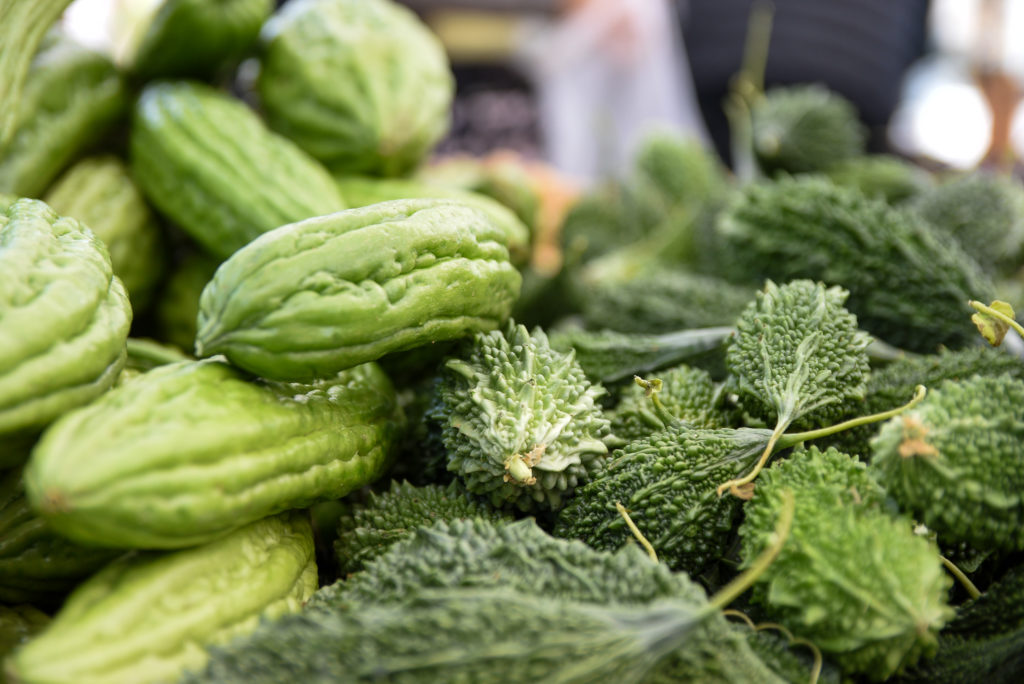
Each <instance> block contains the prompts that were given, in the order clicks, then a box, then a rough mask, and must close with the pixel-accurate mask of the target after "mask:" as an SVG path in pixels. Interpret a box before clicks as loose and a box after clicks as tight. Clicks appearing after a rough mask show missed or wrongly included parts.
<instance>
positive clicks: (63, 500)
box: [39, 489, 71, 516]
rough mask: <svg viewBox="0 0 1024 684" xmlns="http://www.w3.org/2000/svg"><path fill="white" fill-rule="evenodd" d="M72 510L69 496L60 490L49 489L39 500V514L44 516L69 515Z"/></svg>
mask: <svg viewBox="0 0 1024 684" xmlns="http://www.w3.org/2000/svg"><path fill="white" fill-rule="evenodd" d="M70 510H71V504H70V503H69V502H68V498H67V496H65V495H64V492H62V491H61V490H59V489H48V490H46V492H44V493H43V496H42V498H41V499H40V500H39V512H40V513H42V514H43V515H46V516H49V515H55V514H59V513H67V512H68V511H70Z"/></svg>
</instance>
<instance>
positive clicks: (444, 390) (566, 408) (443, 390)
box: [432, 322, 609, 511]
mask: <svg viewBox="0 0 1024 684" xmlns="http://www.w3.org/2000/svg"><path fill="white" fill-rule="evenodd" d="M602 394H604V389H603V388H602V387H601V386H600V385H592V384H591V383H590V381H589V380H587V377H586V375H584V373H583V369H582V368H580V366H579V364H577V363H576V361H575V359H574V358H573V354H572V353H571V352H570V353H568V354H562V353H560V352H557V351H555V350H554V349H552V348H551V346H550V345H549V344H548V339H547V335H545V334H544V331H543V330H541V329H539V328H536V329H534V331H533V332H532V333H531V332H528V331H527V329H526V327H525V326H522V325H516V324H515V323H513V322H510V323H509V324H508V326H507V327H506V329H505V330H504V331H497V330H496V331H492V332H490V333H478V334H477V335H476V336H475V337H474V338H473V342H472V345H471V347H470V348H469V350H468V352H467V353H466V354H465V355H464V356H462V357H458V358H451V359H449V360H448V361H446V362H445V365H444V369H443V372H442V380H441V383H440V385H439V387H438V399H439V401H438V404H437V406H436V408H435V409H434V410H433V411H432V417H433V419H434V420H436V421H437V422H438V423H439V424H440V425H441V430H442V437H443V439H444V444H445V448H446V449H447V450H448V470H449V471H451V472H453V473H455V475H456V476H457V477H458V478H459V479H460V480H461V481H462V482H463V484H465V485H466V489H468V490H469V491H470V492H473V493H474V494H479V495H481V496H486V497H488V498H489V499H490V501H491V503H492V504H493V505H494V506H497V507H499V508H510V507H516V508H518V509H520V510H524V511H529V510H532V511H545V510H547V511H556V510H558V509H559V508H560V507H561V506H562V500H563V497H565V496H566V495H567V494H570V493H571V492H572V491H573V489H575V488H576V487H577V486H579V485H581V484H583V483H585V482H586V481H587V480H589V479H590V477H591V476H592V475H593V473H594V471H595V470H596V469H597V468H598V467H599V465H600V463H601V461H602V460H603V458H604V456H605V455H606V454H607V453H608V447H607V446H606V445H605V443H604V441H603V439H604V438H605V437H606V436H607V435H608V428H609V423H608V419H607V418H605V417H604V416H603V415H602V413H601V407H600V405H599V404H598V403H597V400H598V399H599V398H600V397H601V395H602Z"/></svg>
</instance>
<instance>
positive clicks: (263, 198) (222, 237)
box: [130, 81, 344, 259]
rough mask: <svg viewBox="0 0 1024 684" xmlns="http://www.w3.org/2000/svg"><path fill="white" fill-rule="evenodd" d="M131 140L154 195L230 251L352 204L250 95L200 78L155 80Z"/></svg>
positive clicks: (206, 242)
mask: <svg viewBox="0 0 1024 684" xmlns="http://www.w3.org/2000/svg"><path fill="white" fill-rule="evenodd" d="M130 146H131V164H132V173H133V174H134V177H135V180H136V181H137V182H138V184H139V187H140V188H142V191H143V193H144V194H145V195H146V198H147V199H148V200H149V201H150V202H152V203H153V205H154V206H155V207H156V208H157V209H159V210H160V212H161V213H163V214H165V215H166V216H167V217H169V218H170V219H171V220H173V221H174V222H175V223H176V224H178V225H179V226H180V227H181V228H182V229H184V230H185V232H186V233H188V234H189V236H190V237H192V238H193V239H194V240H195V241H196V242H197V243H198V244H199V245H201V246H202V247H203V248H204V249H205V250H206V251H208V252H209V253H210V254H211V255H212V256H215V257H218V258H220V259H224V258H226V257H228V256H231V254H232V253H234V252H235V251H236V250H237V249H239V248H241V247H242V246H244V245H246V244H247V243H249V242H250V241H251V240H253V239H254V238H256V237H257V236H259V235H262V234H263V233H265V232H267V231H268V230H272V229H274V228H277V227H278V226H281V225H284V224H286V223H291V222H293V221H300V220H302V219H305V218H309V217H311V216H320V215H322V214H328V213H330V212H332V211H338V210H339V209H343V208H344V205H343V202H342V199H341V196H340V195H339V194H338V190H337V188H336V187H335V185H334V180H333V179H332V178H331V177H330V175H329V174H328V173H327V171H326V170H324V168H323V167H322V166H320V164H319V163H317V161H316V160H315V159H312V158H311V157H309V156H308V155H307V154H306V153H305V152H303V151H302V150H300V149H299V148H297V147H296V146H295V144H294V143H292V142H291V141H290V140H287V139H286V138H283V137H281V136H279V135H277V134H275V133H273V132H271V131H270V130H268V129H267V128H266V126H265V125H264V124H263V122H262V121H261V120H260V118H259V117H258V116H257V115H256V113H255V112H253V111H252V110H251V109H249V108H248V107H247V106H246V105H245V104H244V103H242V102H241V101H239V100H236V99H235V98H233V97H231V96H230V95H228V94H227V93H222V92H219V91H217V90H214V89H213V88H211V87H209V86H205V85H201V84H199V83H190V82H187V81H179V82H158V83H153V84H150V85H148V86H147V87H146V88H145V90H143V91H142V95H141V96H140V97H139V99H138V101H137V102H136V104H135V110H134V116H133V120H132V126H131V139H130Z"/></svg>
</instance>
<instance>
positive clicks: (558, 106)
mask: <svg viewBox="0 0 1024 684" xmlns="http://www.w3.org/2000/svg"><path fill="white" fill-rule="evenodd" d="M520 57H521V58H522V62H523V66H524V68H525V69H526V70H527V72H528V73H529V75H530V78H531V79H532V81H533V83H534V85H535V88H536V93H537V102H538V109H539V115H540V125H541V132H542V135H543V137H544V145H545V149H546V154H547V158H548V161H549V162H550V163H551V164H553V165H554V166H555V167H556V168H558V169H559V170H560V171H562V172H563V173H566V174H568V175H569V176H570V177H572V178H573V179H575V180H577V181H578V182H580V183H583V184H591V183H593V182H596V181H599V180H602V179H607V178H614V177H620V176H621V175H622V173H624V172H625V170H626V169H627V168H628V167H629V165H630V161H631V159H632V156H633V153H634V151H635V149H636V146H637V143H638V142H639V141H640V140H641V139H642V138H643V137H644V135H645V134H646V133H648V132H649V131H651V130H652V129H654V128H666V129H670V130H674V131H677V132H679V133H681V134H684V135H689V136H692V137H695V138H697V139H699V140H701V141H702V142H704V143H705V144H710V143H709V138H708V134H707V131H706V130H705V127H704V122H703V119H702V118H701V115H700V109H699V107H698V105H697V100H696V95H695V94H694V89H693V83H692V79H691V76H690V69H689V65H688V63H687V59H686V52H685V50H684V49H683V43H682V35H681V32H680V28H679V21H678V18H677V16H676V12H675V6H674V3H672V2H669V1H668V0H589V1H588V2H585V3H582V4H581V5H580V6H579V8H578V9H576V10H574V11H572V12H569V13H567V14H566V15H564V16H563V17H560V18H559V19H557V20H555V21H554V22H543V23H537V24H533V25H532V26H531V29H529V30H528V31H527V33H526V35H525V36H524V40H523V43H522V50H521V53H520Z"/></svg>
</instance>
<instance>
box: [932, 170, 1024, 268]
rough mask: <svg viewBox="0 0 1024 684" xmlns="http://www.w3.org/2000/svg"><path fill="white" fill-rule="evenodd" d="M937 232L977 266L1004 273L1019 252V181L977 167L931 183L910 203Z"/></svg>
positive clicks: (1022, 215) (1023, 193) (1023, 226)
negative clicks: (950, 238)
mask: <svg viewBox="0 0 1024 684" xmlns="http://www.w3.org/2000/svg"><path fill="white" fill-rule="evenodd" d="M912 206H913V209H914V211H916V212H917V213H918V214H920V215H921V216H923V217H924V218H925V220H927V221H928V222H929V223H930V224H931V225H932V226H934V227H935V228H936V229H937V230H938V231H940V234H942V235H949V236H952V237H953V238H955V239H956V241H957V242H958V243H959V244H960V246H961V247H963V250H964V251H965V252H967V253H968V254H969V255H971V256H972V257H973V258H974V259H975V260H977V262H978V263H979V264H985V265H991V266H992V267H994V268H995V269H997V272H999V273H1001V274H1003V275H1010V274H1012V273H1013V272H1014V271H1016V270H1017V268H1018V267H1019V266H1020V265H1021V263H1020V262H1021V259H1020V258H1021V255H1022V251H1024V185H1022V183H1021V181H1020V180H1019V179H1015V178H1012V177H1010V176H1001V175H995V174H990V173H982V172H980V171H978V172H974V173H968V174H965V175H963V176H960V177H959V178H956V179H954V180H952V181H950V182H948V183H943V184H942V185H939V186H936V187H935V188H934V189H932V190H931V191H930V192H928V193H926V194H924V195H922V196H921V197H919V198H918V199H917V200H916V201H915V202H914V203H913V205H912Z"/></svg>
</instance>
